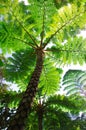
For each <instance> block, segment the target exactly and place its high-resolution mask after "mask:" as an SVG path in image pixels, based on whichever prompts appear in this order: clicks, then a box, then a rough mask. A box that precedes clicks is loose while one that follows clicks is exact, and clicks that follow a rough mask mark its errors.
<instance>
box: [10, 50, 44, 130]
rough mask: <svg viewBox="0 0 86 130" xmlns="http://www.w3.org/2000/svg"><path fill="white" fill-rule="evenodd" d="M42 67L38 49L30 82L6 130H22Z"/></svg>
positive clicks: (40, 52) (41, 54)
mask: <svg viewBox="0 0 86 130" xmlns="http://www.w3.org/2000/svg"><path fill="white" fill-rule="evenodd" d="M42 66H43V52H42V50H40V49H38V50H37V61H36V67H35V69H34V72H33V73H32V76H31V79H30V82H29V84H28V86H27V89H26V91H25V93H24V95H23V98H22V100H21V102H20V104H19V107H18V109H17V112H16V114H15V116H14V117H13V119H12V120H11V122H10V125H9V127H8V130H24V127H25V121H26V119H27V117H28V115H29V113H30V110H31V106H32V103H33V99H34V97H35V95H36V91H37V88H38V87H37V86H38V82H39V78H40V75H41V72H42Z"/></svg>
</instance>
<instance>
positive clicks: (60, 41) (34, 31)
mask: <svg viewBox="0 0 86 130" xmlns="http://www.w3.org/2000/svg"><path fill="white" fill-rule="evenodd" d="M28 3H29V4H28V5H25V4H24V2H19V1H18V0H6V1H5V0H3V1H2V0H1V1H0V4H1V5H0V11H1V14H0V16H1V18H0V48H1V49H2V52H3V54H8V53H10V54H11V57H9V58H7V59H6V62H5V61H3V60H1V59H0V67H1V68H3V70H5V72H4V73H3V74H4V78H5V80H7V81H10V82H14V83H16V84H17V85H18V86H19V88H20V92H21V91H22V93H16V92H11V91H8V90H7V91H4V92H5V93H3V92H2V91H1V93H0V100H1V105H2V104H3V107H4V103H5V105H7V106H9V107H12V108H13V107H18V103H19V101H20V98H21V96H22V95H23V91H25V90H26V86H27V84H28V82H29V81H30V78H31V73H32V71H33V69H34V66H35V61H36V56H37V55H36V54H37V53H36V52H37V50H40V51H43V53H45V54H44V55H45V56H44V64H43V71H42V75H41V77H40V81H39V86H38V87H39V88H38V89H39V90H38V92H39V96H44V95H47V96H49V95H51V94H54V93H55V92H56V91H57V90H58V88H59V82H60V76H61V69H59V68H57V64H58V65H64V64H71V63H74V64H77V63H79V64H81V65H82V64H83V63H84V62H86V54H85V52H86V39H83V38H80V37H78V36H77V34H79V33H80V31H81V30H83V29H85V26H86V9H85V8H86V2H85V1H84V0H83V1H80V0H72V1H71V0H65V1H63V0H34V1H33V0H28ZM65 41H66V43H65ZM51 43H52V45H53V46H50V45H51ZM47 45H49V46H48V47H49V48H48V47H47ZM1 72H2V71H1ZM1 72H0V73H1ZM1 74H2V73H1ZM77 74H78V73H77ZM74 75H75V74H74ZM76 76H77V75H76ZM2 77H3V76H2ZM82 77H84V75H81V77H78V76H77V78H78V79H77V82H78V81H79V83H80V84H82V82H83V83H84V80H85V79H84V78H82ZM68 78H70V81H68V82H73V81H72V80H71V77H68ZM72 78H73V76H72ZM72 85H73V89H75V88H74V85H76V83H75V81H74V82H73V84H72ZM69 88H71V87H70V86H67V89H69ZM73 89H71V90H69V92H71V91H73ZM77 90H78V89H77ZM6 97H7V98H6ZM15 97H16V99H15ZM6 102H7V103H6ZM37 102H38V101H36V103H37ZM73 103H74V104H73ZM45 104H46V106H47V105H48V106H49V107H47V109H46V111H47V110H48V112H47V114H46V115H47V118H46V116H45V117H44V122H45V123H44V124H45V126H44V127H45V129H47V130H48V129H49V130H50V129H54V130H55V129H56V130H57V129H59V130H60V129H61V130H62V129H63V128H65V129H68V127H69V128H70V125H69V124H67V127H66V126H65V124H66V123H65V124H64V122H66V121H69V122H70V119H69V117H68V116H67V114H66V113H63V108H64V109H74V110H75V108H76V105H75V104H76V101H75V102H73V101H71V100H69V99H67V98H66V97H64V96H57V97H51V98H49V101H48V100H47V103H45ZM45 104H44V105H45ZM49 104H50V105H49ZM52 104H53V105H52ZM56 104H58V105H56ZM79 107H80V103H79ZM60 109H61V110H60ZM49 110H50V111H49ZM57 110H58V111H57ZM51 112H52V113H51ZM53 112H54V113H55V114H56V115H55V114H53ZM34 115H35V113H32V115H31V119H29V122H34V121H33V119H32V118H33V117H34ZM52 116H53V117H52ZM57 116H58V118H57ZM51 117H52V119H51V120H48V119H50V118H51ZM64 117H65V118H64ZM56 118H57V120H56ZM47 120H48V123H46V122H47ZM65 120H66V121H65ZM36 121H37V119H36ZM56 121H57V123H56ZM69 122H68V123H69ZM34 124H35V125H34V128H37V127H36V126H37V124H36V122H34ZM54 124H56V126H55V125H54ZM62 124H63V127H62ZM73 128H74V127H73ZM32 129H33V128H32V124H30V125H29V130H32ZM75 129H78V126H76V127H75V128H74V129H73V130H75ZM33 130H34V129H33Z"/></svg>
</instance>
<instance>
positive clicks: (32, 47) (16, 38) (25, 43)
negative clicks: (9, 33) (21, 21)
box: [12, 37, 36, 49]
mask: <svg viewBox="0 0 86 130" xmlns="http://www.w3.org/2000/svg"><path fill="white" fill-rule="evenodd" d="M12 38H14V39H17V40H19V41H21V42H23V43H25V44H27V45H30V46H31V47H32V48H34V49H36V47H34V46H33V45H32V44H30V43H28V42H27V41H25V40H23V39H20V38H18V37H12Z"/></svg>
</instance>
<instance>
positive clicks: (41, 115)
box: [37, 105, 43, 130]
mask: <svg viewBox="0 0 86 130" xmlns="http://www.w3.org/2000/svg"><path fill="white" fill-rule="evenodd" d="M37 114H38V130H42V129H43V125H42V123H43V107H42V105H39V106H38V110H37Z"/></svg>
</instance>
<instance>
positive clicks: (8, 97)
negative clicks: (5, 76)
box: [0, 91, 23, 108]
mask: <svg viewBox="0 0 86 130" xmlns="http://www.w3.org/2000/svg"><path fill="white" fill-rule="evenodd" d="M22 95H23V93H17V92H15V91H5V92H4V93H3V92H0V107H1V106H4V104H6V106H8V107H9V108H14V107H18V104H19V102H20V100H21V98H22Z"/></svg>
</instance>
